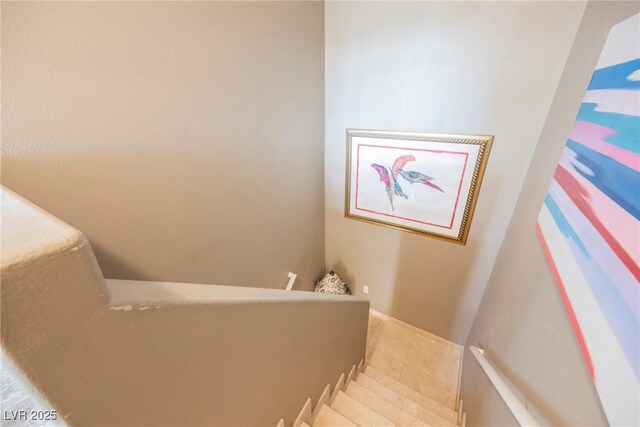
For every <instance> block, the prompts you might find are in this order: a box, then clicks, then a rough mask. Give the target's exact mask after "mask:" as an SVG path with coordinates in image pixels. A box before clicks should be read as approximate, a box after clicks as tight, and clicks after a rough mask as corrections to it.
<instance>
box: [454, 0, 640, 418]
mask: <svg viewBox="0 0 640 427" xmlns="http://www.w3.org/2000/svg"><path fill="white" fill-rule="evenodd" d="M639 11H640V6H639V5H638V3H632V2H624V3H620V2H602V3H597V2H592V3H590V4H589V6H588V7H587V9H586V12H585V14H584V18H583V20H582V23H581V25H580V29H579V31H578V33H577V36H576V39H575V43H574V45H573V48H572V50H571V54H570V55H569V58H568V61H567V64H566V67H565V70H564V72H563V75H562V79H561V81H560V84H559V86H558V90H557V92H556V95H555V97H554V100H553V104H552V106H551V109H550V111H549V115H548V117H547V120H546V123H545V125H544V129H543V132H542V134H541V136H540V141H539V143H538V146H537V148H536V151H535V154H534V156H533V159H532V162H531V166H530V168H529V171H528V173H527V177H526V180H525V183H524V186H523V188H522V193H521V196H520V198H519V200H518V204H517V207H516V209H515V212H514V216H513V219H512V221H511V224H510V225H509V229H508V231H507V234H506V237H505V240H504V244H503V246H502V248H501V249H500V255H499V256H498V260H497V262H496V265H495V269H494V271H493V273H492V275H491V279H490V282H489V283H490V284H489V286H488V287H487V290H486V292H485V294H484V297H483V299H482V303H481V305H480V309H479V311H478V315H477V317H476V319H475V321H474V324H473V328H472V331H471V334H470V336H469V340H468V341H467V344H468V345H478V346H481V347H483V348H485V349H486V351H487V354H488V357H489V358H490V359H491V361H492V362H493V363H494V365H496V366H497V367H498V368H499V369H500V371H501V373H502V374H503V375H505V377H506V378H507V379H508V380H509V381H510V382H511V384H512V385H513V386H514V388H515V389H516V390H517V391H518V392H519V393H520V394H522V397H523V399H525V400H526V402H527V406H528V407H529V409H530V410H532V411H533V413H534V415H535V416H536V417H537V418H538V420H539V421H540V422H541V423H543V424H544V425H547V424H548V425H563V426H569V425H575V426H587V425H588V426H596V425H607V422H606V419H605V418H604V414H603V412H602V409H601V407H600V403H599V400H598V397H597V395H596V394H595V388H594V386H593V383H592V381H591V379H590V376H589V373H588V371H587V368H586V366H585V364H584V361H583V358H582V355H581V353H580V350H579V346H578V343H577V341H576V339H575V335H574V333H573V329H572V327H571V325H570V323H569V320H568V318H567V315H566V312H565V309H564V306H563V304H562V301H561V298H560V296H559V294H558V291H557V287H556V284H555V282H554V281H553V278H552V276H551V272H550V271H549V268H548V265H547V263H546V261H545V259H544V255H543V253H542V249H541V247H540V244H539V242H538V239H537V237H536V235H535V229H534V224H535V220H536V218H537V216H538V212H539V211H540V207H541V206H542V202H543V199H544V195H545V194H546V192H547V189H548V186H549V182H550V181H551V177H552V175H553V171H554V170H555V168H556V165H557V163H558V160H559V158H560V154H561V151H562V149H563V148H564V145H565V142H566V139H567V137H568V135H569V131H570V129H571V125H572V124H573V122H574V120H575V116H576V113H577V111H578V107H579V106H580V102H581V101H582V98H583V96H584V92H585V90H586V87H587V85H588V83H589V79H590V78H591V73H592V72H593V69H594V67H595V64H596V62H597V60H598V56H599V55H600V50H601V49H602V46H603V44H604V41H605V39H606V37H607V33H608V32H609V29H610V28H611V27H612V26H613V25H615V24H616V23H618V22H620V21H622V20H624V19H626V18H627V17H629V16H631V15H633V14H635V13H638V12H639ZM464 361H465V362H464V368H463V383H462V384H463V388H462V398H463V399H464V406H465V409H466V410H467V425H469V426H480V425H486V426H504V425H517V423H516V421H515V419H514V418H513V417H512V416H511V414H510V413H509V411H508V409H507V408H506V407H505V405H504V403H503V402H502V401H501V399H500V397H499V396H498V394H497V392H496V391H495V389H494V388H493V387H492V385H491V383H489V382H488V380H487V378H486V376H485V375H484V373H483V372H482V370H481V369H480V367H479V366H478V364H477V363H476V361H475V359H474V358H473V356H472V355H471V353H470V352H469V351H468V348H467V351H466V352H465V356H464Z"/></svg>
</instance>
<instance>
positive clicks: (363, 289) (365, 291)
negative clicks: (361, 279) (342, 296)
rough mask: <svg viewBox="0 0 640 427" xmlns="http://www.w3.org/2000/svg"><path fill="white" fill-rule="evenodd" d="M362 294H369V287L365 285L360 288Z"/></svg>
mask: <svg viewBox="0 0 640 427" xmlns="http://www.w3.org/2000/svg"><path fill="white" fill-rule="evenodd" d="M362 292H364V293H365V294H368V293H369V287H368V286H367V285H365V286H363V287H362Z"/></svg>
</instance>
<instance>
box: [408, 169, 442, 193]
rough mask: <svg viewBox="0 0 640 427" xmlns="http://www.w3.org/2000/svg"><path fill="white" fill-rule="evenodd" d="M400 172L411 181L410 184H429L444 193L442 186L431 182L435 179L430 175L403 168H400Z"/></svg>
mask: <svg viewBox="0 0 640 427" xmlns="http://www.w3.org/2000/svg"><path fill="white" fill-rule="evenodd" d="M398 172H399V173H400V175H401V176H402V177H403V178H404V179H405V180H406V181H407V182H409V184H424V185H426V186H429V187H431V188H433V189H436V190H438V191H439V192H441V193H444V191H443V190H442V188H440V187H438V186H437V185H435V184H434V183H433V182H431V181H433V178H432V177H430V176H427V175H425V174H423V173H420V172H416V171H405V170H403V169H399V170H398Z"/></svg>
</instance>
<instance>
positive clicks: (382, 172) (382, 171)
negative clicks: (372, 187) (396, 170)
mask: <svg viewBox="0 0 640 427" xmlns="http://www.w3.org/2000/svg"><path fill="white" fill-rule="evenodd" d="M371 167H372V168H374V169H375V170H376V172H378V175H379V176H380V181H382V182H383V183H384V186H385V188H386V190H387V196H389V203H391V210H394V209H393V193H392V191H391V178H389V173H388V172H387V168H385V167H384V166H382V165H379V164H377V163H372V164H371Z"/></svg>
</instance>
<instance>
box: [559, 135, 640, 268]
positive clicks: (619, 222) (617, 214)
mask: <svg viewBox="0 0 640 427" xmlns="http://www.w3.org/2000/svg"><path fill="white" fill-rule="evenodd" d="M575 155H576V154H575V153H574V152H573V151H572V150H571V149H570V148H566V147H565V149H564V152H563V153H562V157H561V159H560V163H559V166H562V167H564V168H565V169H566V170H567V171H569V172H570V173H571V176H573V178H575V180H576V181H578V183H579V184H580V186H581V187H582V188H584V189H585V190H586V192H587V193H588V194H589V204H590V205H591V208H592V209H593V212H594V214H595V216H596V217H598V219H599V220H600V221H601V222H602V223H603V224H605V225H606V227H607V229H608V230H609V231H610V232H611V234H612V235H613V236H614V238H615V239H616V240H617V241H618V242H619V243H620V245H621V246H622V247H623V248H624V250H625V251H626V252H627V253H629V254H631V255H632V256H633V257H635V259H636V260H638V259H640V239H638V233H639V232H640V224H639V223H638V221H637V220H636V219H635V218H634V217H633V216H631V215H630V214H629V213H628V212H627V211H625V210H624V209H622V208H621V207H620V205H618V204H616V203H615V202H614V201H613V200H611V199H610V198H609V197H608V196H607V195H606V194H604V193H602V191H600V190H599V189H598V187H596V186H595V185H593V184H592V183H591V182H589V181H588V180H586V179H585V178H583V177H582V176H581V175H580V174H577V173H575V172H574V165H573V162H575Z"/></svg>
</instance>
